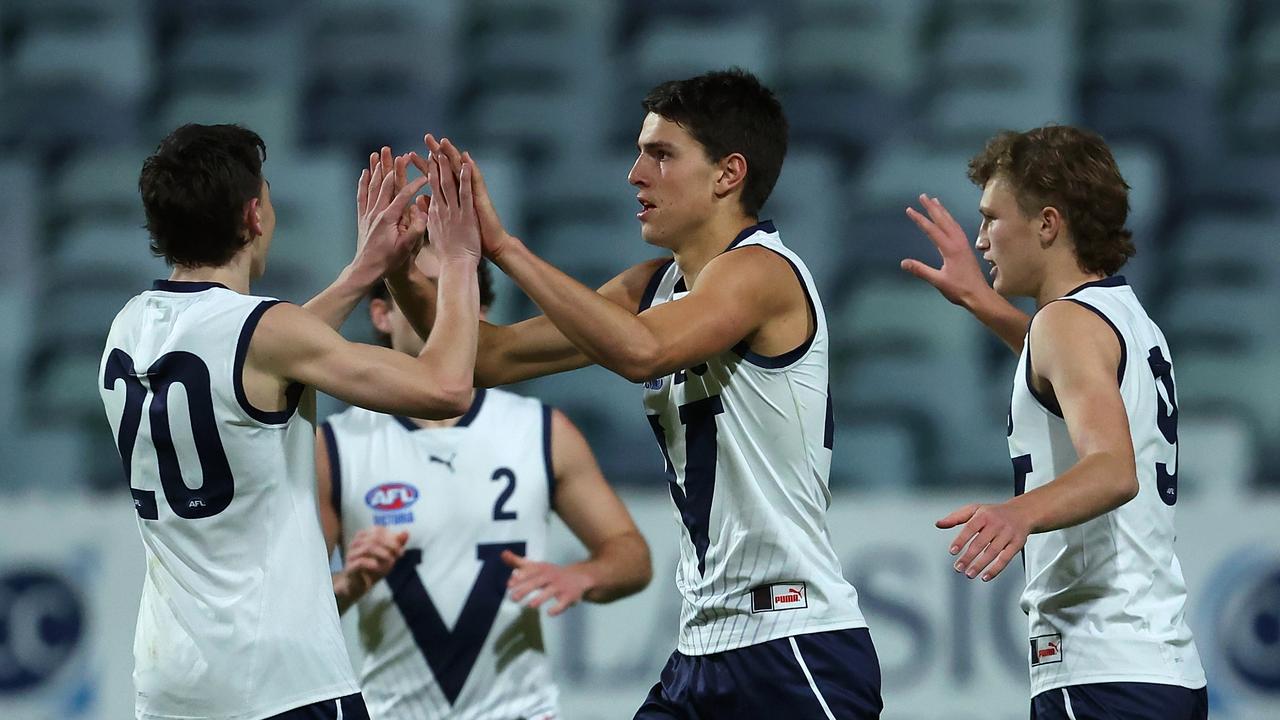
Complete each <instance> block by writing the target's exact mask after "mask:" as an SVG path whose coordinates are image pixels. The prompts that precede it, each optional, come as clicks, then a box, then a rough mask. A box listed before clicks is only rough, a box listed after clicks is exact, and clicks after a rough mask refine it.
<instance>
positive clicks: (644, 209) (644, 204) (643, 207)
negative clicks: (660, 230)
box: [636, 195, 657, 222]
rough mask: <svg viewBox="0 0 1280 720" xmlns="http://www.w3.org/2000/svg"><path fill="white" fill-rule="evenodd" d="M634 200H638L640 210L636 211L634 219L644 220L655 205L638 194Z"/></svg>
mask: <svg viewBox="0 0 1280 720" xmlns="http://www.w3.org/2000/svg"><path fill="white" fill-rule="evenodd" d="M636 200H638V201H639V202H640V212H638V213H636V219H638V220H639V221H640V222H644V221H645V220H647V219H648V218H649V213H650V211H652V210H653V209H654V208H655V207H657V206H656V205H654V204H653V203H651V202H649V201H648V200H646V199H645V198H643V197H641V196H639V195H637V196H636Z"/></svg>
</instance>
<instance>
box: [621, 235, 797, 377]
mask: <svg viewBox="0 0 1280 720" xmlns="http://www.w3.org/2000/svg"><path fill="white" fill-rule="evenodd" d="M750 251H751V249H747V250H745V251H739V252H736V253H732V254H730V255H726V256H721V257H720V258H717V259H716V260H715V261H713V262H712V263H710V264H708V265H707V267H706V268H704V269H703V271H702V274H701V275H700V276H699V277H698V280H697V283H696V284H695V286H694V287H693V289H692V290H691V291H690V292H689V294H687V295H685V296H684V297H682V298H680V299H678V300H673V301H671V302H666V303H662V304H661V305H658V306H656V307H653V308H650V309H648V310H646V311H644V312H642V313H640V315H639V317H640V321H641V322H643V323H644V324H645V327H647V328H648V330H649V332H650V333H652V335H653V337H654V342H656V343H657V345H658V348H659V350H658V352H657V356H658V360H657V365H656V367H654V368H653V369H652V372H651V373H650V376H651V377H659V376H662V375H666V374H667V373H670V372H674V371H676V370H680V369H683V368H687V367H692V366H694V365H697V364H698V363H700V362H703V361H705V360H706V359H707V358H710V357H714V356H716V355H719V354H720V353H723V352H725V351H727V350H729V349H730V348H733V347H734V346H735V345H737V344H738V343H740V342H743V341H744V340H747V339H748V338H750V337H751V336H752V335H753V334H754V333H755V332H756V331H757V330H759V329H760V328H761V327H763V326H764V324H765V322H767V321H768V320H769V319H770V317H772V315H773V313H775V312H776V311H777V310H778V309H779V307H780V303H779V302H778V294H777V293H772V292H761V288H767V287H773V286H774V283H775V282H776V281H778V279H779V278H780V277H783V276H782V275H780V274H779V270H780V266H779V265H777V264H775V263H773V262H772V261H771V260H767V261H765V262H761V259H762V258H763V257H764V256H761V255H756V256H755V257H751V256H748V255H747V253H748V252H750ZM762 252H765V253H769V255H770V256H772V253H771V252H770V251H767V250H765V251H762ZM786 277H788V278H791V277H793V276H792V274H791V270H790V269H789V268H787V269H786Z"/></svg>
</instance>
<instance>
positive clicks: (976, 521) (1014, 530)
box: [935, 503, 1031, 582]
mask: <svg viewBox="0 0 1280 720" xmlns="http://www.w3.org/2000/svg"><path fill="white" fill-rule="evenodd" d="M961 523H963V524H964V527H963V528H961V529H960V532H959V534H957V535H956V537H955V539H954V540H952V541H951V548H950V551H951V554H952V555H956V554H958V553H959V552H960V551H961V550H962V549H963V550H964V554H963V555H961V556H960V558H959V559H957V560H956V562H955V570H956V572H958V573H964V575H965V577H968V578H970V579H973V578H975V577H977V576H978V573H982V580H983V581H984V582H986V581H989V580H992V579H994V578H995V576H997V575H999V574H1000V571H1001V570H1004V568H1005V566H1006V565H1008V564H1009V561H1010V560H1012V559H1013V557H1014V556H1015V555H1017V554H1018V552H1019V551H1020V550H1022V548H1023V546H1024V545H1026V544H1027V535H1029V534H1030V533H1031V529H1030V524H1029V523H1028V522H1027V521H1026V520H1025V519H1024V518H1023V517H1022V516H1021V515H1019V514H1018V512H1017V511H1016V510H1014V509H1013V508H1011V507H1009V506H1008V505H1006V504H1001V505H982V504H979V503H971V504H969V505H965V506H964V507H962V508H960V509H958V510H956V511H954V512H952V513H951V514H950V515H948V516H946V517H944V518H942V519H941V520H939V521H938V522H937V523H935V525H937V527H939V528H942V529H944V530H945V529H947V528H953V527H955V526H957V525H960V524H961ZM966 546H968V547H967V549H965V548H966Z"/></svg>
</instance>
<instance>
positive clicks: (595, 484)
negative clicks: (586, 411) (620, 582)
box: [551, 410, 639, 551]
mask: <svg viewBox="0 0 1280 720" xmlns="http://www.w3.org/2000/svg"><path fill="white" fill-rule="evenodd" d="M551 462H552V468H553V471H554V473H555V486H554V487H555V493H554V495H553V497H552V508H553V509H554V510H555V511H556V514H557V515H559V516H560V519H561V520H563V521H564V524H565V525H566V526H567V527H568V528H569V530H570V531H571V532H572V533H573V534H574V536H576V537H577V538H578V539H579V540H580V541H582V544H583V545H585V546H586V547H587V548H588V550H592V551H594V550H595V549H596V548H598V547H599V546H600V545H602V544H603V543H604V542H606V541H607V540H609V539H610V538H612V537H616V536H619V535H624V534H628V533H636V534H637V535H638V534H639V530H638V529H637V528H636V524H635V521H634V520H632V518H631V513H629V512H627V508H626V506H625V505H623V504H622V500H621V499H620V498H618V496H617V494H616V493H614V492H613V488H611V487H609V483H608V482H607V481H605V478H604V474H603V473H601V472H600V466H599V464H597V463H596V458H595V455H594V454H592V452H591V448H590V447H589V446H588V445H587V440H586V438H584V437H583V436H582V433H581V432H580V431H579V430H578V428H577V427H576V426H574V424H573V423H572V422H571V421H570V420H569V418H568V417H566V416H565V415H564V413H562V412H560V411H559V410H554V411H552V414H551Z"/></svg>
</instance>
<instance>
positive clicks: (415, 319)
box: [387, 264, 526, 387]
mask: <svg viewBox="0 0 1280 720" xmlns="http://www.w3.org/2000/svg"><path fill="white" fill-rule="evenodd" d="M387 288H388V289H389V290H390V291H391V296H392V297H393V298H394V299H395V301H396V304H397V305H399V306H400V310H401V312H403V313H404V316H405V318H406V319H407V320H408V321H409V324H410V325H412V326H413V329H414V331H415V332H417V333H418V336H419V337H429V336H430V334H431V328H432V326H433V325H434V324H435V320H436V294H437V292H438V289H437V288H436V284H435V283H434V282H432V281H431V279H430V278H428V277H427V276H426V275H425V274H423V273H422V272H421V271H420V270H418V269H417V268H415V267H414V266H413V265H412V264H409V265H408V266H407V267H406V268H405V269H404V270H401V271H397V272H394V273H391V274H389V275H387ZM509 334H510V331H509V329H508V328H506V327H504V326H500V325H491V324H490V323H487V322H484V321H481V322H480V325H479V328H478V329H477V336H476V366H475V377H474V379H473V383H474V385H475V386H476V387H493V386H495V385H505V384H507V383H510V382H516V381H517V380H523V379H526V378H525V377H515V376H513V375H512V374H511V373H510V372H509V371H510V370H511V369H512V368H510V367H508V363H505V362H504V361H503V356H504V354H505V353H504V352H503V350H502V347H503V342H504V341H505V340H507V337H506V336H507V335H509Z"/></svg>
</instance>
